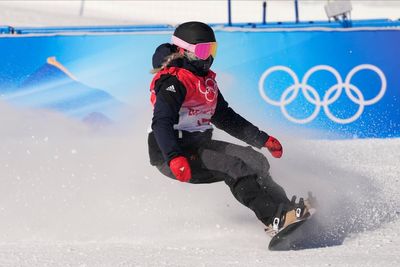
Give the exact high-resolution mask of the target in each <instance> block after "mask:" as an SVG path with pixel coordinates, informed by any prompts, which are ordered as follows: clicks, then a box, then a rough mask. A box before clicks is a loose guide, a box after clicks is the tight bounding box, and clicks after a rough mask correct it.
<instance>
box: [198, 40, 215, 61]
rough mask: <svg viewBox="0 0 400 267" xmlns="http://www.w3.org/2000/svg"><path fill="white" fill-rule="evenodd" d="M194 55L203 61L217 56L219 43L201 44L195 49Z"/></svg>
mask: <svg viewBox="0 0 400 267" xmlns="http://www.w3.org/2000/svg"><path fill="white" fill-rule="evenodd" d="M194 54H195V55H196V56H197V57H198V58H201V59H207V58H208V57H209V56H213V57H214V58H215V55H216V54H217V43H216V42H212V43H200V44H196V45H195V47H194Z"/></svg>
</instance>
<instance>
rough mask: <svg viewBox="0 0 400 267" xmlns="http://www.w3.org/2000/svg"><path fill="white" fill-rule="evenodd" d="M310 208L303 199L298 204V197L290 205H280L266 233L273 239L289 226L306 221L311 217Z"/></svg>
mask: <svg viewBox="0 0 400 267" xmlns="http://www.w3.org/2000/svg"><path fill="white" fill-rule="evenodd" d="M309 208H310V206H309V207H308V206H307V205H306V204H305V202H304V199H303V198H300V200H299V202H298V203H296V196H293V197H292V200H291V201H290V203H289V204H283V203H281V204H280V205H279V207H278V209H277V211H276V214H275V217H274V218H273V219H272V223H270V224H268V225H267V228H266V229H265V232H266V233H267V234H268V235H270V236H271V237H272V236H274V235H276V234H277V233H279V231H281V230H282V229H284V228H285V227H287V226H288V225H290V224H292V223H295V222H297V221H301V220H304V219H306V218H307V217H309V216H310V213H309Z"/></svg>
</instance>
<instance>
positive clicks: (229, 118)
mask: <svg viewBox="0 0 400 267" xmlns="http://www.w3.org/2000/svg"><path fill="white" fill-rule="evenodd" d="M211 123H212V124H214V125H215V126H216V127H217V128H219V129H221V130H223V131H225V132H227V133H228V134H230V135H232V136H233V137H236V138H238V139H239V140H242V141H243V142H246V143H247V144H249V145H251V146H254V147H257V148H261V147H263V145H264V143H265V142H266V141H267V139H268V137H269V136H268V134H266V133H265V132H263V131H260V130H259V129H258V128H257V127H256V126H254V125H253V124H251V123H250V122H248V121H247V120H246V119H244V118H243V117H242V116H240V115H239V114H237V113H236V112H235V111H234V110H233V109H232V108H231V107H229V104H228V102H226V101H225V99H224V97H223V96H222V94H221V92H219V93H218V102H217V108H216V110H215V113H214V115H213V117H212V118H211Z"/></svg>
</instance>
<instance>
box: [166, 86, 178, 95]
mask: <svg viewBox="0 0 400 267" xmlns="http://www.w3.org/2000/svg"><path fill="white" fill-rule="evenodd" d="M165 90H167V91H170V92H173V93H176V90H175V86H174V85H170V86H168V87H167V88H165Z"/></svg>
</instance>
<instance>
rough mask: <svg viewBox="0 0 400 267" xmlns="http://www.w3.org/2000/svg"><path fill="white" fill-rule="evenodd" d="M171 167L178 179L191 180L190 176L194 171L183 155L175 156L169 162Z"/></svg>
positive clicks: (182, 180)
mask: <svg viewBox="0 0 400 267" xmlns="http://www.w3.org/2000/svg"><path fill="white" fill-rule="evenodd" d="M169 168H170V169H171V171H172V173H173V174H174V175H175V177H176V179H178V180H179V181H181V182H189V180H190V178H192V171H191V170H190V165H189V162H188V161H187V159H186V158H185V157H183V156H179V157H176V158H173V159H172V160H171V161H170V162H169Z"/></svg>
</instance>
